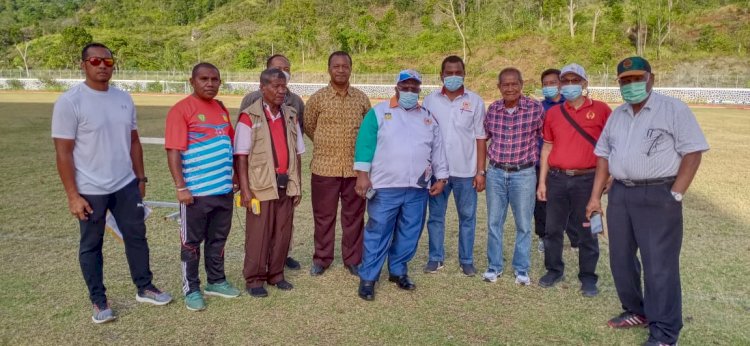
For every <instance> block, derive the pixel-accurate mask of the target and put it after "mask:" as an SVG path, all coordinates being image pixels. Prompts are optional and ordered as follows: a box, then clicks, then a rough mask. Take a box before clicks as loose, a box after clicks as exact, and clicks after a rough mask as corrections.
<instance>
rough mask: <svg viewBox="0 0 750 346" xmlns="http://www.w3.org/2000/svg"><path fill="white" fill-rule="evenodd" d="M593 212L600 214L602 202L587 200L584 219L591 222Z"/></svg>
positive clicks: (593, 199) (592, 199)
mask: <svg viewBox="0 0 750 346" xmlns="http://www.w3.org/2000/svg"><path fill="white" fill-rule="evenodd" d="M594 212H598V213H600V214H601V213H602V202H601V200H599V199H596V198H591V199H589V204H587V205H586V219H588V220H591V214H593V213H594Z"/></svg>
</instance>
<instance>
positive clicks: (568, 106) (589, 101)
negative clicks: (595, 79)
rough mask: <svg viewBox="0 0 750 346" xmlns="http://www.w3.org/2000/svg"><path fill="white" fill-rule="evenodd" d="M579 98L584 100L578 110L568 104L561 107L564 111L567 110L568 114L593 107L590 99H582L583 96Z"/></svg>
mask: <svg viewBox="0 0 750 346" xmlns="http://www.w3.org/2000/svg"><path fill="white" fill-rule="evenodd" d="M581 97H583V98H584V100H583V104H581V107H579V108H578V109H575V108H573V105H571V104H570V102H565V103H564V104H563V107H565V109H567V110H568V112H577V111H580V110H581V109H584V108H588V107H591V106H593V105H594V101H593V100H591V98H589V97H584V96H581Z"/></svg>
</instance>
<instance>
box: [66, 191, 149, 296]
mask: <svg viewBox="0 0 750 346" xmlns="http://www.w3.org/2000/svg"><path fill="white" fill-rule="evenodd" d="M81 197H83V198H84V199H85V200H86V201H87V202H89V205H90V206H91V209H93V213H91V215H89V218H88V220H86V221H80V222H79V223H80V226H81V240H80V243H79V250H78V260H79V261H80V263H81V272H82V273H83V279H84V281H86V286H87V287H88V289H89V299H91V303H93V304H94V305H96V306H99V307H104V306H105V305H106V303H107V296H106V294H105V292H106V288H105V287H104V256H102V244H103V242H104V226H105V220H106V215H107V210H109V211H110V212H111V213H112V215H113V216H114V217H115V221H116V222H117V226H118V227H119V229H120V232H121V233H122V238H123V242H124V243H125V257H126V258H127V260H128V267H129V268H130V277H131V278H132V279H133V283H134V284H135V286H136V287H137V288H138V292H139V293H141V292H143V290H145V289H147V288H152V287H153V286H152V285H151V278H152V276H153V275H152V274H151V269H150V267H149V251H148V242H147V240H146V224H145V223H144V222H143V216H144V212H145V210H144V206H143V200H142V199H141V192H140V191H139V190H138V181H137V180H133V181H132V182H130V183H129V184H128V185H126V186H125V187H123V188H122V189H120V190H119V191H116V192H115V193H111V194H108V195H81Z"/></svg>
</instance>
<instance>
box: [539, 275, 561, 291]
mask: <svg viewBox="0 0 750 346" xmlns="http://www.w3.org/2000/svg"><path fill="white" fill-rule="evenodd" d="M562 279H563V276H562V275H559V274H554V273H551V272H547V274H544V276H542V277H541V278H539V286H540V287H544V288H549V287H552V286H555V284H557V283H558V282H560V281H562Z"/></svg>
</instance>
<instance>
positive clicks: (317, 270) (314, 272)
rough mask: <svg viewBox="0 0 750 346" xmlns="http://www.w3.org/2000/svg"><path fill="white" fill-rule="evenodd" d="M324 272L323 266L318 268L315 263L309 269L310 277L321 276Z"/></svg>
mask: <svg viewBox="0 0 750 346" xmlns="http://www.w3.org/2000/svg"><path fill="white" fill-rule="evenodd" d="M325 272H326V268H323V266H319V265H317V264H315V263H313V265H312V267H310V276H319V275H323V273H325Z"/></svg>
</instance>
